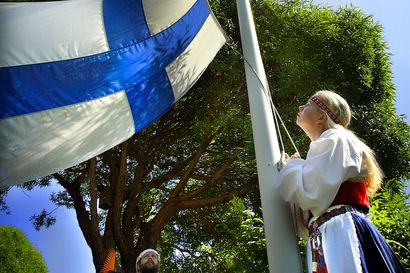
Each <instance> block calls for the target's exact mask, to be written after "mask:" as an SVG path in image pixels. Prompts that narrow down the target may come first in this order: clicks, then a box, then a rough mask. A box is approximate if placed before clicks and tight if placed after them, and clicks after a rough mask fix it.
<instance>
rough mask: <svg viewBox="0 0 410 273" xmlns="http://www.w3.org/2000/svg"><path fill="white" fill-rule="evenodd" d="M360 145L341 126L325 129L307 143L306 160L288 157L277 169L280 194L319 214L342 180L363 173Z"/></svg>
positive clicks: (364, 174)
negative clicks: (281, 166)
mask: <svg viewBox="0 0 410 273" xmlns="http://www.w3.org/2000/svg"><path fill="white" fill-rule="evenodd" d="M364 145H365V144H364V143H363V142H362V141H360V140H359V139H358V138H357V137H356V136H354V135H353V133H352V132H350V131H348V130H346V129H345V128H343V127H341V126H338V127H337V128H332V129H329V130H326V131H325V132H323V133H322V134H321V136H320V137H319V138H318V139H317V140H315V141H313V142H311V143H310V146H309V152H308V154H307V157H306V159H301V158H297V159H292V160H289V161H288V162H287V164H286V165H285V166H284V167H283V168H282V170H281V171H280V172H279V179H278V181H279V182H278V185H277V188H278V190H279V193H280V195H281V196H282V198H283V199H284V200H285V201H287V202H291V203H294V204H296V205H298V206H299V207H300V208H301V209H303V210H311V212H312V214H313V215H314V216H318V215H320V214H322V213H323V212H324V211H325V210H326V209H327V208H328V207H329V206H330V204H331V203H332V202H333V200H334V198H335V196H336V194H337V191H338V190H339V187H340V185H341V184H342V183H343V182H344V181H346V180H348V179H353V180H355V181H356V180H361V178H363V177H365V176H366V175H367V168H366V165H365V162H364V152H363V151H364V147H365V146H364Z"/></svg>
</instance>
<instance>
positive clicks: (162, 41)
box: [0, 0, 225, 187]
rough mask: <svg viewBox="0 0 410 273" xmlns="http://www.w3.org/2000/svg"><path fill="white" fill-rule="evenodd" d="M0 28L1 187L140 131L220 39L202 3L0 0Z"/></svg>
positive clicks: (195, 74) (188, 83)
mask: <svg viewBox="0 0 410 273" xmlns="http://www.w3.org/2000/svg"><path fill="white" fill-rule="evenodd" d="M0 33H1V39H0V53H1V54H0V92H1V96H0V187H7V186H10V185H15V184H19V183H23V182H26V181H30V180H33V179H37V178H41V177H43V176H45V175H48V174H51V173H54V172H57V171H61V170H63V169H65V168H68V167H71V166H74V165H76V164H78V163H81V162H83V161H85V160H88V159H90V158H92V157H94V156H96V155H98V154H101V153H102V152H104V151H106V150H108V149H110V148H112V147H113V146H115V145H117V144H119V143H121V142H123V141H125V140H126V139H128V138H130V137H131V136H132V135H133V134H135V133H136V132H138V131H141V130H142V129H144V128H145V127H147V126H148V125H149V124H151V123H152V122H153V121H155V120H156V119H158V118H159V117H160V116H161V115H163V114H164V113H165V112H166V111H167V110H168V109H169V108H170V107H171V106H172V105H173V104H174V103H175V102H176V101H177V100H178V99H179V98H181V97H182V96H183V95H184V94H185V93H186V92H187V91H188V90H189V88H190V87H192V85H193V84H194V83H195V82H196V81H197V80H198V78H199V77H200V76H201V74H202V73H203V72H204V70H205V69H206V67H207V66H208V64H209V63H210V62H211V61H212V59H213V58H214V57H215V55H216V53H217V52H218V51H219V49H220V48H221V47H222V45H223V44H224V43H225V36H224V34H223V31H222V29H221V27H220V25H219V24H218V22H217V21H216V19H215V17H214V15H213V14H212V12H211V10H210V8H209V5H208V3H207V1H206V0H121V1H119V0H80V1H57V2H37V3H1V4H0Z"/></svg>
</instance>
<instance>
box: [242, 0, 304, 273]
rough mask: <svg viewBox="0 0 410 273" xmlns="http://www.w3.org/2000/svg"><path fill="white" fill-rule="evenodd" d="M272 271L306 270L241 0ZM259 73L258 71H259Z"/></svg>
mask: <svg viewBox="0 0 410 273" xmlns="http://www.w3.org/2000/svg"><path fill="white" fill-rule="evenodd" d="M236 4H237V8H238V17H239V26H240V31H241V40H242V50H243V55H244V58H245V73H246V82H247V87H248V98H249V105H250V110H251V120H252V131H253V139H254V145H255V153H256V163H257V169H258V178H259V189H260V194H261V201H262V213H263V221H264V228H265V236H266V249H267V254H268V262H269V272H271V273H277V272H292V273H298V272H302V266H301V261H300V255H299V249H298V245H297V241H296V236H295V233H294V228H293V223H292V219H291V214H290V208H289V206H288V205H287V204H286V203H285V202H284V201H283V200H282V199H281V197H280V196H279V195H278V193H277V191H276V190H275V188H274V184H275V183H276V182H277V181H276V179H277V178H276V177H277V174H278V170H277V167H276V163H277V162H278V161H279V159H280V151H279V143H278V139H277V135H276V129H275V123H274V119H273V113H272V109H271V107H270V103H269V97H268V96H267V94H266V93H265V92H267V86H266V87H265V89H264V85H266V75H265V69H264V68H263V63H262V58H261V55H260V50H259V45H258V38H257V36H256V31H255V24H254V22H253V17H252V11H251V6H250V4H249V0H237V1H236ZM256 74H257V75H256Z"/></svg>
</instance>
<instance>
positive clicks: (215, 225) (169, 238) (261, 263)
mask: <svg viewBox="0 0 410 273" xmlns="http://www.w3.org/2000/svg"><path fill="white" fill-rule="evenodd" d="M246 207H247V206H246V204H245V202H244V200H243V199H240V198H235V199H233V200H231V201H230V202H229V203H228V204H222V205H219V206H217V207H215V208H213V209H212V212H211V213H205V211H204V210H203V209H198V210H195V211H191V212H189V213H186V214H185V215H182V216H181V217H178V219H177V220H176V221H175V222H173V223H172V224H170V225H168V226H167V229H165V230H164V236H163V241H162V242H161V245H163V246H167V245H172V246H174V249H176V250H177V251H176V253H177V255H175V253H172V252H165V253H164V255H163V257H164V260H163V266H164V268H167V271H170V272H268V271H269V270H268V267H267V256H266V248H265V236H264V231H263V221H262V219H261V218H260V217H258V216H257V215H255V213H253V212H252V211H251V210H249V209H247V208H246ZM187 225H192V226H193V227H194V228H193V229H192V230H190V233H194V234H195V235H194V236H192V235H193V234H187V232H186V229H185V228H184V226H187ZM191 236H192V237H191Z"/></svg>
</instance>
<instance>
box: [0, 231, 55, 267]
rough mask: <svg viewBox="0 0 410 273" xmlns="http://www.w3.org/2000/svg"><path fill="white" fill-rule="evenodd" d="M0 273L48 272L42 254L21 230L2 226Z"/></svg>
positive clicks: (0, 235) (0, 236) (0, 234)
mask: <svg viewBox="0 0 410 273" xmlns="http://www.w3.org/2000/svg"><path fill="white" fill-rule="evenodd" d="M0 272H15V273H26V272H32V273H46V272H48V270H47V266H46V264H45V262H44V260H43V257H41V254H40V253H39V252H38V250H37V249H36V248H35V247H34V246H32V245H31V244H30V242H29V240H28V239H27V237H26V236H25V235H24V233H23V232H22V231H21V230H19V229H17V228H14V227H10V226H0Z"/></svg>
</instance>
